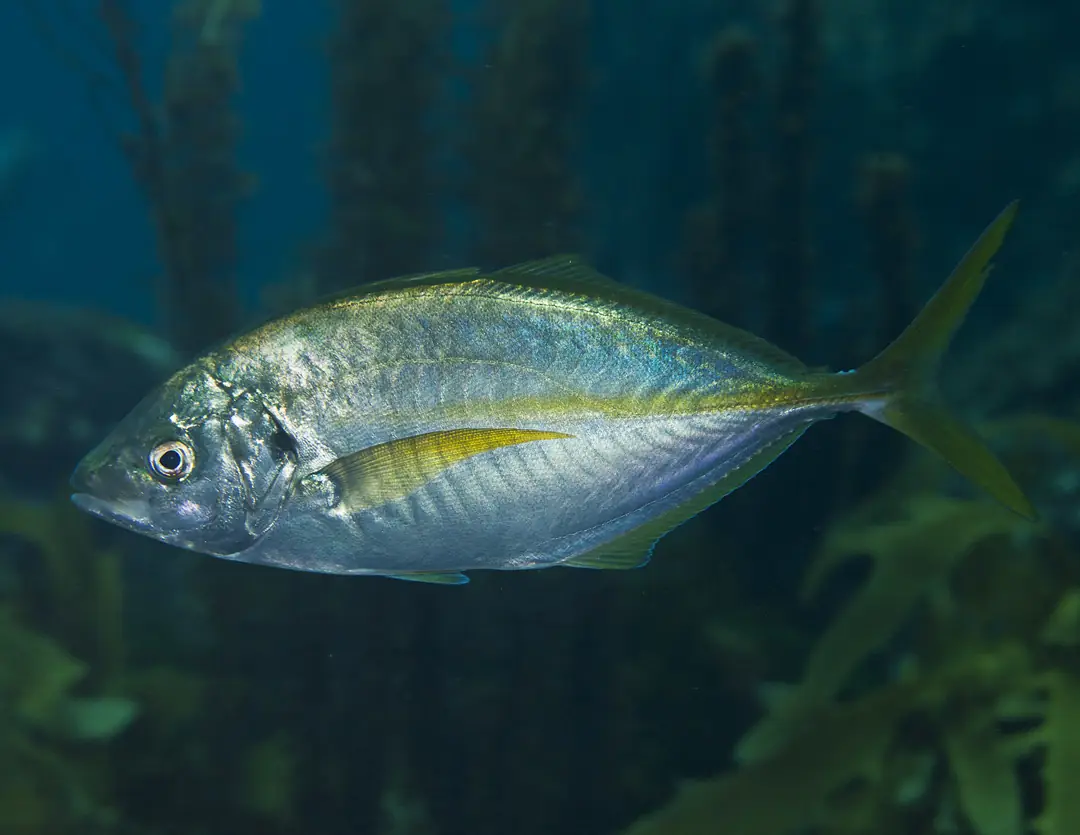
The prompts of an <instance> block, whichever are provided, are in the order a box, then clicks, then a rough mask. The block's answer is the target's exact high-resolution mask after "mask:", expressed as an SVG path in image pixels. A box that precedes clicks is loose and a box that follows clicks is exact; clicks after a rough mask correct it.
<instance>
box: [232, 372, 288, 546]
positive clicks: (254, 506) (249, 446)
mask: <svg viewBox="0 0 1080 835" xmlns="http://www.w3.org/2000/svg"><path fill="white" fill-rule="evenodd" d="M223 431H224V436H225V441H226V443H227V444H228V448H229V452H230V453H231V455H232V457H233V460H234V461H235V462H236V466H237V469H238V470H239V472H240V483H241V489H242V491H243V498H244V511H245V516H244V527H245V529H246V530H247V532H248V534H250V535H251V536H252V537H254V538H256V539H257V538H259V537H261V536H262V535H263V534H265V533H266V532H267V531H268V530H270V528H271V527H273V525H274V522H275V521H277V518H278V515H279V514H280V513H281V509H282V507H283V506H284V504H285V500H286V499H287V498H288V496H289V492H290V488H291V487H292V483H293V477H294V476H295V474H296V468H297V449H296V442H295V441H294V439H293V437H292V436H291V435H290V434H289V433H288V432H287V431H286V430H285V429H284V428H283V427H282V426H281V424H280V423H278V421H277V419H276V418H274V416H273V415H272V414H271V413H270V412H269V411H268V410H267V408H266V406H265V405H264V404H263V403H262V401H261V400H260V399H259V398H258V397H257V396H256V395H254V394H252V393H251V392H241V393H239V394H237V395H236V396H234V397H233V399H232V403H231V405H230V407H229V410H228V412H227V414H226V415H225V420H224V425H223Z"/></svg>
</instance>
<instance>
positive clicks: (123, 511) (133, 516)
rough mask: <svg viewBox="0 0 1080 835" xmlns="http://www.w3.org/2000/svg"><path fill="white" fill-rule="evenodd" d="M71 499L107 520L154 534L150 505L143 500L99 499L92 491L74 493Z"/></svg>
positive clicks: (139, 531) (82, 507) (94, 514)
mask: <svg viewBox="0 0 1080 835" xmlns="http://www.w3.org/2000/svg"><path fill="white" fill-rule="evenodd" d="M71 501H72V503H73V504H74V505H75V507H77V508H79V510H83V511H85V512H87V513H89V514H91V515H92V516H97V517H98V518H99V519H104V520H105V521H106V522H111V523H112V524H114V525H119V526H120V527H122V528H127V529H128V530H131V531H135V532H136V533H142V534H150V535H153V534H154V532H155V531H154V527H153V526H152V525H151V524H150V520H149V518H148V517H149V507H148V506H147V504H146V502H143V501H125V500H119V501H111V502H107V501H105V500H104V499H99V498H98V497H97V496H93V495H91V494H90V493H72V494H71Z"/></svg>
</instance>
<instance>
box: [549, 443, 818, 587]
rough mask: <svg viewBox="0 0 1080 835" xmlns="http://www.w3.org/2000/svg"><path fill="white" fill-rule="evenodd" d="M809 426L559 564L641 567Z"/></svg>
mask: <svg viewBox="0 0 1080 835" xmlns="http://www.w3.org/2000/svg"><path fill="white" fill-rule="evenodd" d="M805 431H806V426H800V427H799V428H798V429H793V430H792V431H790V432H788V433H786V434H784V435H781V436H780V437H779V438H777V439H776V440H775V441H773V442H772V443H770V444H767V445H766V446H764V447H762V448H761V449H759V450H758V451H757V452H755V453H754V454H753V455H752V456H751V457H750V458H749V459H748V460H747V461H746V463H744V464H742V465H741V466H738V467H736V468H735V469H733V470H731V472H729V473H726V474H725V475H724V476H722V477H721V478H720V480H719V481H717V482H716V483H714V484H711V485H709V486H708V487H706V488H705V489H704V490H702V491H701V492H700V493H697V494H695V495H694V496H691V497H690V498H689V499H687V500H686V501H685V502H683V503H682V504H680V505H677V506H676V507H673V508H672V509H671V510H669V511H667V512H666V513H662V514H661V515H660V516H657V517H656V518H655V519H650V520H649V521H648V522H644V523H642V524H641V525H638V526H637V527H636V528H633V529H632V530H630V531H628V532H627V533H624V534H623V535H622V536H619V537H617V538H615V539H613V540H612V541H611V542H606V543H604V544H603V545H600V546H598V547H596V548H594V549H593V550H591V551H586V552H585V553H584V554H580V555H579V556H576V557H571V558H570V559H568V560H566V561H565V562H561V563H559V565H563V566H567V567H568V568H595V569H607V570H618V569H622V570H625V569H631V568H641V567H642V566H644V565H645V564H646V563H648V562H649V559H650V558H651V557H652V552H653V548H655V547H656V543H657V542H659V541H660V538H661V537H663V536H664V534H667V533H670V532H671V531H672V530H674V529H675V528H677V527H678V526H679V525H681V524H682V523H683V522H686V521H688V520H689V519H691V518H692V517H694V516H696V515H697V514H699V513H701V511H703V510H705V508H707V507H709V506H710V505H712V504H715V503H716V502H718V501H720V499H722V498H724V496H726V495H727V494H728V493H731V492H732V491H734V490H737V489H738V488H739V487H742V485H744V484H745V483H746V482H748V481H749V480H750V479H751V478H753V477H754V476H755V475H757V474H758V473H760V472H761V471H762V470H764V469H765V468H766V467H767V466H769V464H771V463H772V462H773V461H775V460H776V459H777V458H779V457H780V455H781V454H782V453H784V452H785V451H786V450H787V448H788V447H789V446H791V445H792V444H793V443H795V441H797V440H798V439H799V437H800V436H801V435H802V433H803V432H805Z"/></svg>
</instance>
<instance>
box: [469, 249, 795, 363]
mask: <svg viewBox="0 0 1080 835" xmlns="http://www.w3.org/2000/svg"><path fill="white" fill-rule="evenodd" d="M477 278H480V279H488V280H490V281H497V282H501V283H504V284H511V285H514V286H517V287H528V288H531V289H534V290H550V291H557V292H562V293H569V294H571V295H577V296H586V297H588V298H591V299H599V300H600V301H606V302H609V303H610V304H613V305H618V306H623V307H627V308H631V309H633V310H636V311H638V312H640V313H644V314H646V315H647V316H651V317H655V318H657V319H662V320H664V321H666V322H670V323H672V324H674V325H678V326H679V327H681V328H684V329H686V330H689V331H693V332H696V333H698V334H700V335H701V336H703V337H704V338H706V339H708V340H710V341H713V340H719V341H721V342H723V343H724V344H726V345H730V346H731V347H733V348H737V349H740V350H745V351H747V352H748V353H752V354H753V355H754V356H757V357H759V358H761V359H763V360H765V361H767V362H769V363H770V364H772V365H774V366H775V367H776V368H777V369H779V370H785V371H789V372H793V373H800V372H804V371H806V370H807V369H806V365H805V364H804V363H803V362H802V361H801V360H799V359H798V358H796V357H794V356H792V355H791V354H789V353H788V352H787V351H785V350H783V349H782V348H778V347H777V346H775V345H773V344H772V343H771V342H768V341H767V340H765V339H762V338H761V337H759V336H755V335H754V334H752V333H749V332H748V331H744V330H742V329H741V328H736V327H734V326H733V325H728V324H726V323H724V322H720V321H719V320H717V319H714V318H712V317H711V316H707V315H706V314H704V313H701V312H699V311H697V310H693V309H691V308H688V307H684V306H683V305H681V304H677V303H675V302H673V301H668V300H667V299H664V298H661V297H660V296H656V295H653V294H652V293H649V292H648V291H646V290H640V289H638V288H636V287H630V286H629V285H627V284H622V283H620V282H618V281H615V280H614V279H612V278H609V277H608V276H606V275H604V274H603V273H601V272H598V271H597V270H596V269H595V268H593V267H592V266H590V265H589V264H587V263H585V261H584V260H583V259H582V258H581V256H579V255H572V254H566V255H553V256H551V257H550V258H541V259H540V260H537V261H526V262H524V263H521V264H514V265H512V266H509V267H504V268H503V269H501V270H497V271H495V272H493V273H490V274H487V275H480V276H477Z"/></svg>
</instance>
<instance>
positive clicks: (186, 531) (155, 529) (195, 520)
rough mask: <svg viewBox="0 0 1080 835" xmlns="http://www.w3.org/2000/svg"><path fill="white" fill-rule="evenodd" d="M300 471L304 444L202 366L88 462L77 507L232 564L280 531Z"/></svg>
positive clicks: (172, 383) (81, 469)
mask: <svg viewBox="0 0 1080 835" xmlns="http://www.w3.org/2000/svg"><path fill="white" fill-rule="evenodd" d="M295 470H296V448H295V444H293V443H292V441H291V439H290V438H289V437H288V435H287V434H285V433H283V431H282V430H281V428H280V426H279V425H278V423H277V422H276V421H275V420H274V418H273V417H272V415H270V414H269V413H268V412H267V411H266V410H265V409H264V408H262V407H261V406H260V405H259V404H258V402H257V400H256V399H255V398H253V397H252V396H251V395H249V394H244V393H239V394H238V393H237V392H236V391H235V390H234V389H233V387H231V386H229V385H227V384H223V383H222V382H221V381H219V380H217V379H216V378H215V377H214V376H213V374H212V373H210V372H209V371H207V370H206V369H204V368H199V367H197V366H192V367H189V368H187V369H184V370H183V371H181V372H179V373H178V374H177V375H175V376H174V377H173V378H172V379H170V380H169V381H168V382H166V383H165V384H164V385H162V386H161V387H160V388H159V389H158V390H156V391H154V392H152V393H151V394H150V395H149V396H147V397H146V398H145V399H144V400H143V401H142V403H140V404H139V405H138V406H136V407H135V409H134V410H133V411H132V412H131V413H130V414H128V415H127V417H125V418H124V419H123V420H122V421H121V422H120V423H119V424H118V425H117V426H116V427H115V428H114V429H113V431H112V432H111V433H110V434H109V435H108V436H107V437H106V438H105V439H104V440H103V441H102V442H101V443H100V444H99V445H98V446H97V447H96V448H95V449H94V450H92V451H91V452H90V453H89V454H88V455H87V456H86V457H85V458H84V459H83V460H82V461H81V462H80V463H79V465H78V466H77V467H76V469H75V472H74V473H73V474H72V477H71V483H72V486H73V487H74V489H75V491H76V492H75V493H74V494H73V495H72V501H73V502H74V503H75V504H76V506H78V507H79V508H80V509H82V510H85V511H87V512H88V513H91V514H93V515H95V516H98V517H100V518H102V519H104V520H105V521H107V522H111V523H113V524H115V525H118V526H120V527H122V528H126V529H128V530H131V531H135V532H136V533H140V534H143V535H145V536H149V537H152V538H154V539H158V540H161V541H162V542H167V543H169V544H171V545H177V546H180V547H183V548H187V549H190V550H193V551H199V552H201V553H205V554H214V555H217V556H230V555H233V554H237V553H239V552H241V551H243V550H245V549H247V548H249V547H251V546H252V545H253V544H255V542H256V541H258V539H259V538H260V537H261V536H262V535H263V534H265V533H266V532H267V531H268V530H269V528H270V527H271V526H272V525H273V523H274V521H275V520H276V518H277V514H278V513H279V512H280V509H281V507H282V506H283V504H284V502H285V499H286V498H287V494H288V490H289V488H290V487H291V484H292V476H293V475H294V474H295Z"/></svg>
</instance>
